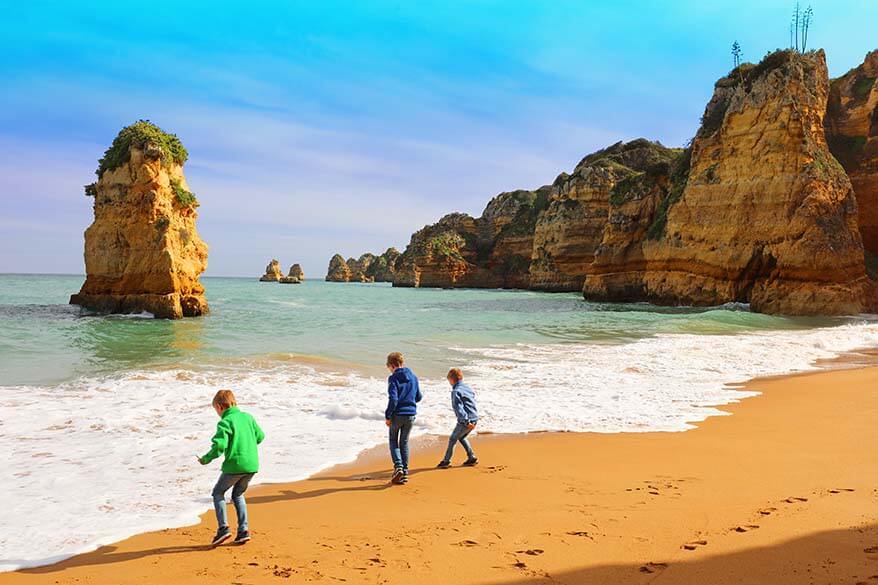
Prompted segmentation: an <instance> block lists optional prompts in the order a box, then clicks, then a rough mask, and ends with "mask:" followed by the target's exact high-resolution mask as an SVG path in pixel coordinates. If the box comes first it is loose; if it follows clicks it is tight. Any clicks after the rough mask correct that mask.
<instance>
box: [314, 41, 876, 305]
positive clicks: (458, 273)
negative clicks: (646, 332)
mask: <svg viewBox="0 0 878 585" xmlns="http://www.w3.org/2000/svg"><path fill="white" fill-rule="evenodd" d="M367 256H372V255H371V254H369V255H364V256H362V257H361V260H362V259H363V258H365V257H367ZM876 258H878V51H875V52H872V53H870V54H869V55H868V56H867V57H866V59H865V62H864V63H863V64H862V65H860V66H859V67H857V68H855V69H853V70H851V71H850V72H848V73H847V74H845V75H844V76H842V77H840V78H838V79H834V80H832V81H831V82H830V80H829V76H828V71H827V68H826V59H825V55H824V53H823V51H822V50H819V51H811V52H807V53H804V54H803V53H799V52H798V51H794V50H781V51H776V52H774V53H770V54H769V55H767V56H766V57H765V58H764V59H763V60H762V61H761V62H760V63H759V64H752V63H745V64H742V65H740V66H739V67H736V68H735V69H734V70H732V71H731V72H730V73H729V74H728V75H727V76H725V77H722V78H721V79H719V80H718V81H717V82H716V84H715V87H714V93H713V97H712V98H711V100H710V101H709V102H708V104H707V106H706V108H705V111H704V115H703V117H702V121H701V126H700V128H699V130H698V132H697V134H696V136H695V138H694V139H693V140H692V143H691V145H689V146H688V147H687V148H685V149H683V148H667V147H665V146H663V145H661V144H659V143H657V142H650V141H648V140H645V139H637V140H633V141H631V142H627V143H623V142H619V143H616V144H614V145H612V146H610V147H607V148H605V149H602V150H599V151H597V152H595V153H593V154H590V155H588V156H586V157H585V158H583V159H582V160H581V161H580V162H579V164H578V165H576V168H575V169H574V170H573V172H572V173H571V174H569V175H568V174H567V173H562V174H561V175H559V176H558V177H557V178H556V179H555V181H554V182H553V183H552V184H551V185H546V186H543V187H540V188H539V189H536V190H533V191H512V192H507V193H501V194H500V195H497V196H496V197H494V198H493V199H492V200H491V201H490V202H489V203H488V205H487V206H486V207H485V210H484V212H483V213H482V215H481V216H480V217H478V218H473V217H470V216H469V215H466V214H462V213H452V214H450V215H446V216H445V217H443V218H442V219H440V220H439V221H438V222H437V223H435V224H433V225H429V226H426V227H424V228H423V229H421V230H419V231H417V232H416V233H415V234H414V235H412V237H411V241H410V242H409V245H408V247H407V248H406V249H405V251H404V252H403V253H402V254H401V255H399V257H398V258H397V259H396V261H395V263H394V264H393V265H392V266H389V269H388V270H387V274H388V275H389V276H390V277H391V278H390V280H391V281H392V282H393V285H394V286H409V287H417V286H424V287H488V288H498V287H502V288H522V289H533V290H547V291H582V293H583V295H584V296H585V298H588V299H594V300H600V301H620V302H628V301H648V302H652V303H657V304H665V305H700V306H714V305H721V304H724V303H728V302H740V303H749V305H750V307H751V309H752V310H754V311H759V312H765V313H777V314H789V315H837V314H853V313H859V312H862V311H867V310H875V308H876V306H878V286H876V282H875V279H876V272H878V260H876ZM352 260H353V259H349V260H348V261H344V259H342V258H341V256H336V257H335V258H333V262H331V263H330V274H329V275H327V280H338V281H344V282H346V281H350V280H357V276H356V274H357V273H356V271H355V270H354V268H353V265H356V264H357V263H358V262H359V261H353V264H352ZM361 272H363V275H364V276H365V275H367V274H368V271H361Z"/></svg>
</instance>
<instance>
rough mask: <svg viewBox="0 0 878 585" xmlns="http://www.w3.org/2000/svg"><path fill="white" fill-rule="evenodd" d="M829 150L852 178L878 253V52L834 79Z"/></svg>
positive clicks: (863, 223) (868, 240)
mask: <svg viewBox="0 0 878 585" xmlns="http://www.w3.org/2000/svg"><path fill="white" fill-rule="evenodd" d="M824 125H825V127H826V140H827V142H828V143H829V149H830V150H831V151H832V154H833V155H835V158H836V159H838V161H839V162H840V163H841V165H842V166H843V167H844V168H845V170H846V171H847V173H848V176H849V177H850V179H851V184H852V185H853V188H854V193H855V194H856V197H857V203H858V207H859V218H860V219H859V225H860V234H861V235H862V237H863V246H864V247H865V249H866V250H867V251H868V252H869V254H870V255H871V256H872V257H873V260H874V256H875V255H876V254H878V51H872V52H871V53H869V54H868V55H866V59H865V61H864V62H863V64H862V65H860V66H859V67H856V68H854V69H851V70H850V71H848V72H847V73H846V74H845V75H843V76H842V77H839V78H838V79H834V80H832V83H831V84H830V92H829V105H828V107H827V112H826V119H825V124H824Z"/></svg>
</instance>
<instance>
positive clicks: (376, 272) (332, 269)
mask: <svg viewBox="0 0 878 585" xmlns="http://www.w3.org/2000/svg"><path fill="white" fill-rule="evenodd" d="M399 257H400V253H399V250H397V249H396V248H388V249H387V250H386V251H385V252H384V253H383V254H381V255H379V256H376V255H375V254H369V253H367V254H363V255H362V256H360V257H359V258H356V259H355V258H348V259H347V260H345V259H344V256H342V255H341V254H336V255H335V256H333V257H332V259H331V260H330V261H329V268H328V269H327V271H326V281H327V282H393V281H394V275H395V272H396V265H397V261H398V260H399Z"/></svg>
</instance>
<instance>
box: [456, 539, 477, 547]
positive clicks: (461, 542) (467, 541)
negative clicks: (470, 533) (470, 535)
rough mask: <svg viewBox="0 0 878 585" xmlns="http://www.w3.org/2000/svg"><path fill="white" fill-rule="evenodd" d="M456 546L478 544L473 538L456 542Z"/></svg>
mask: <svg viewBox="0 0 878 585" xmlns="http://www.w3.org/2000/svg"><path fill="white" fill-rule="evenodd" d="M455 544H456V545H457V546H479V543H478V542H476V541H475V540H461V541H460V542H458V543H455Z"/></svg>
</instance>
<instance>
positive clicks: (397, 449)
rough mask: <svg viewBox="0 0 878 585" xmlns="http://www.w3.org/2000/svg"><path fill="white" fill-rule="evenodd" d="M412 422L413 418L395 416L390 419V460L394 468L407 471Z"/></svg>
mask: <svg viewBox="0 0 878 585" xmlns="http://www.w3.org/2000/svg"><path fill="white" fill-rule="evenodd" d="M414 422H415V417H414V416H402V415H398V414H395V415H393V418H392V419H390V458H391V459H393V467H394V468H399V467H401V468H402V469H404V470H405V471H408V469H409V435H410V434H411V432H412V425H413V424H414Z"/></svg>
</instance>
